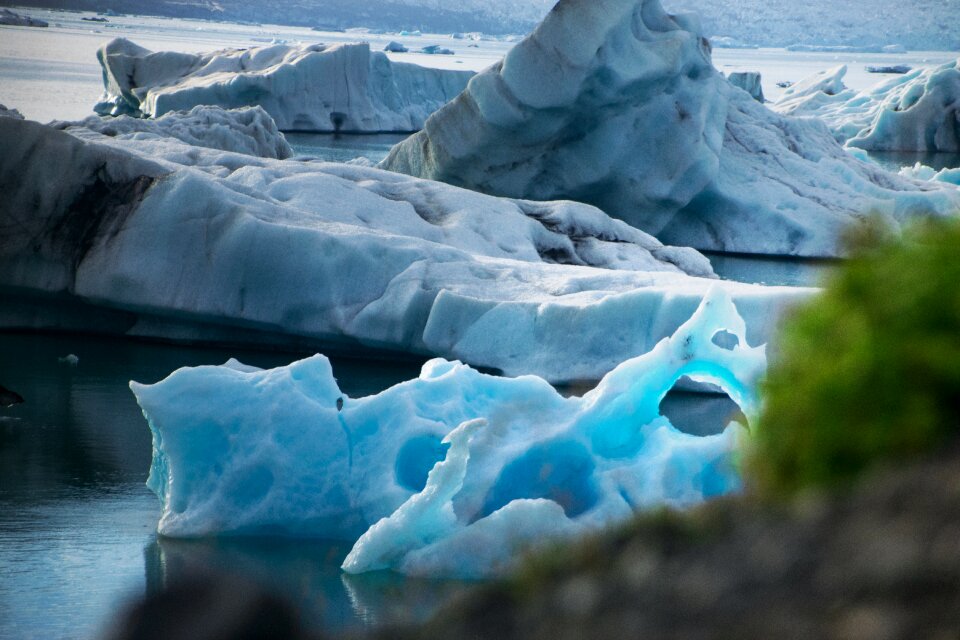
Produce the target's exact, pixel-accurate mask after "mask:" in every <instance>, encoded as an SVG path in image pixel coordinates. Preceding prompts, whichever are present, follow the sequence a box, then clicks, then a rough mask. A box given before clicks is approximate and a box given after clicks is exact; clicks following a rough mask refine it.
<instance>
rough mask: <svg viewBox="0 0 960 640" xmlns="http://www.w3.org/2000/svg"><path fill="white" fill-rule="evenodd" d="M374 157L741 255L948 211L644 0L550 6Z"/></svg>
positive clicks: (687, 24)
mask: <svg viewBox="0 0 960 640" xmlns="http://www.w3.org/2000/svg"><path fill="white" fill-rule="evenodd" d="M380 166H382V167H383V168H386V169H390V170H393V171H398V172H400V173H407V174H410V175H415V176H419V177H423V178H429V179H432V180H440V181H443V182H447V183H450V184H455V185H458V186H464V187H468V188H471V189H476V190H478V191H481V192H484V193H489V194H493V195H499V196H507V197H515V198H527V199H532V200H554V199H557V198H570V199H572V200H577V201H580V202H588V203H590V204H594V205H596V206H598V207H600V208H601V209H603V210H604V211H605V212H607V213H609V214H611V215H613V216H616V217H619V218H622V219H623V220H626V221H627V222H629V223H630V224H632V225H633V226H635V227H638V228H641V229H643V230H644V231H647V232H648V233H652V234H654V235H656V236H657V237H658V238H660V239H661V240H662V241H664V242H668V243H670V244H676V245H681V246H690V247H694V248H697V249H703V250H715V251H729V252H740V253H760V254H774V255H801V256H815V257H816V256H820V257H827V256H837V255H840V254H841V253H842V251H843V245H842V244H841V243H840V242H839V239H840V237H841V236H842V231H843V229H844V228H846V227H847V226H849V225H850V224H851V223H853V222H855V221H857V220H860V219H862V218H863V217H864V216H866V215H867V214H868V213H869V212H880V213H882V214H885V215H886V216H887V217H888V218H889V220H890V222H891V223H892V224H897V223H898V222H901V221H903V220H905V219H907V218H909V217H912V216H914V215H916V214H918V213H919V212H926V213H930V214H933V215H947V214H953V213H954V212H955V211H956V210H957V208H958V206H960V200H958V199H957V194H956V192H952V191H951V192H946V191H943V190H940V189H936V188H932V189H931V188H930V186H929V185H926V186H918V185H917V184H916V183H914V182H911V181H909V180H905V179H903V178H900V177H898V176H896V175H893V174H889V173H887V172H885V171H882V170H881V169H879V168H878V167H871V166H868V165H864V164H863V163H861V162H859V161H857V160H856V159H854V158H851V157H850V156H849V155H848V154H846V153H845V152H844V150H843V148H842V147H841V146H840V145H838V144H837V143H836V142H835V141H834V140H833V139H832V138H831V136H830V134H829V133H828V132H827V131H826V129H825V128H824V127H823V125H822V124H821V123H818V122H816V121H812V120H799V119H793V118H783V117H780V116H778V115H776V114H774V113H772V112H771V111H769V110H768V109H766V108H765V107H763V106H762V105H759V104H757V102H756V101H755V100H752V99H751V98H750V97H749V96H748V95H747V94H745V93H744V92H742V91H739V90H737V89H735V88H733V87H732V86H730V84H729V83H727V82H724V81H723V78H722V77H721V76H720V74H719V72H717V71H716V70H715V69H714V68H713V65H712V62H711V58H710V50H709V44H708V43H707V41H706V40H704V39H703V38H702V37H701V36H700V35H699V29H698V26H697V25H696V23H695V21H694V20H692V19H691V18H690V17H689V16H671V15H668V14H667V13H665V12H664V11H663V9H662V7H661V6H660V3H659V0H605V1H603V2H599V1H598V2H590V1H585V0H561V1H560V2H559V3H558V4H557V6H556V7H555V8H554V9H553V11H551V13H550V14H549V15H548V16H547V17H546V18H545V19H544V21H543V22H542V23H541V24H540V26H538V27H537V29H536V30H535V31H534V32H533V33H532V34H531V35H530V36H528V37H527V38H526V39H525V40H523V41H522V42H521V43H519V44H518V45H517V46H516V47H514V48H513V49H512V50H510V52H509V53H508V54H507V55H506V57H505V58H504V60H503V61H502V62H501V63H499V64H496V65H494V66H492V67H490V68H488V69H486V70H485V71H482V72H481V73H479V74H478V75H477V76H475V77H474V78H473V79H472V80H471V81H470V83H469V85H468V86H467V88H466V90H465V91H464V92H463V93H462V94H461V95H460V96H458V97H457V98H456V99H455V100H453V101H452V102H450V103H448V104H447V105H446V106H445V107H443V108H442V109H440V110H439V111H437V112H436V113H434V114H433V115H432V116H431V117H430V118H429V119H428V120H427V123H426V125H425V127H424V130H423V131H421V132H419V133H417V134H416V135H414V136H411V137H410V138H408V139H406V140H404V141H403V142H401V143H400V144H398V145H397V146H396V147H394V148H393V149H392V150H391V152H390V155H389V156H388V157H387V158H386V159H385V160H384V161H383V163H382V164H381V165H380Z"/></svg>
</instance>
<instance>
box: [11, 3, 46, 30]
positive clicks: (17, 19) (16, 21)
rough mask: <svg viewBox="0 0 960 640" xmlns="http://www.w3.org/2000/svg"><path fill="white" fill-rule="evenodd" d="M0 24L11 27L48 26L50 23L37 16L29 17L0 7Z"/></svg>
mask: <svg viewBox="0 0 960 640" xmlns="http://www.w3.org/2000/svg"><path fill="white" fill-rule="evenodd" d="M0 24H2V25H9V26H12V27H49V26H50V23H48V22H47V21H46V20H40V19H38V18H31V17H30V16H22V15H20V14H19V13H14V12H13V11H10V10H9V9H4V8H2V7H0Z"/></svg>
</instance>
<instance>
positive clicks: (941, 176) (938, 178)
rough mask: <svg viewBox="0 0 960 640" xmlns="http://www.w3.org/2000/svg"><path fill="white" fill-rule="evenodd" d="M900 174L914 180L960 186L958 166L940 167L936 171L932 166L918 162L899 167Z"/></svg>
mask: <svg viewBox="0 0 960 640" xmlns="http://www.w3.org/2000/svg"><path fill="white" fill-rule="evenodd" d="M899 173H900V175H901V176H904V177H907V178H912V179H914V180H927V181H929V182H945V183H947V184H953V185H957V186H960V168H956V169H941V170H940V171H937V170H936V169H934V168H933V167H928V166H926V165H923V164H920V163H919V162H918V163H916V164H915V165H913V166H912V167H903V168H902V169H900V172H899Z"/></svg>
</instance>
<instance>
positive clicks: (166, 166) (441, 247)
mask: <svg viewBox="0 0 960 640" xmlns="http://www.w3.org/2000/svg"><path fill="white" fill-rule="evenodd" d="M0 146H2V147H3V148H4V149H5V150H6V151H5V153H3V154H0V192H2V193H3V194H4V198H3V199H2V200H0V228H3V229H4V233H3V234H0V287H3V289H4V291H7V292H11V293H16V295H17V298H15V299H14V298H12V297H11V298H10V300H9V304H5V305H4V308H3V309H2V310H0V326H4V327H7V328H13V327H18V328H68V329H71V330H84V331H98V332H109V333H115V334H121V335H130V336H144V337H153V338H164V339H172V340H178V341H186V342H201V343H226V344H257V345H279V346H286V347H296V348H300V349H302V348H311V349H322V350H324V351H325V352H327V353H354V354H357V353H365V352H374V353H381V354H382V353H383V352H390V353H394V354H414V355H416V356H418V357H419V356H442V357H445V358H448V359H455V360H461V361H463V362H468V363H470V364H472V365H476V366H483V367H489V368H492V369H497V370H500V371H502V372H504V373H506V374H508V375H521V374H528V373H533V374H537V375H539V376H541V377H543V378H546V379H548V380H550V381H553V382H564V381H579V380H598V379H599V378H600V377H602V376H603V375H604V374H605V373H607V372H608V371H610V370H611V369H613V368H614V367H615V366H616V365H617V364H619V363H620V362H622V361H623V360H625V359H628V358H630V357H633V356H637V355H640V354H642V353H645V352H646V351H648V350H650V348H652V347H653V345H655V344H656V343H657V342H658V341H659V340H660V339H662V338H664V337H665V336H669V335H670V334H671V333H673V331H674V330H676V328H677V327H678V326H680V324H682V322H683V321H684V320H685V319H686V318H688V317H689V316H690V314H691V313H692V312H693V310H694V309H696V307H697V306H698V305H699V303H700V301H701V300H702V299H703V297H704V296H705V295H706V293H707V291H708V290H709V289H710V287H711V286H714V284H717V280H716V279H715V276H714V275H713V272H712V270H711V268H710V264H709V262H708V261H707V260H706V258H705V257H704V256H702V255H701V254H699V253H697V252H696V251H694V250H692V249H686V248H678V247H671V246H665V245H663V244H661V243H660V242H659V241H658V240H656V239H654V238H653V237H651V236H649V235H647V234H645V233H643V232H641V231H639V230H637V229H634V228H632V227H630V226H628V225H626V224H625V223H623V222H621V221H618V220H615V219H612V218H610V217H609V216H607V215H606V214H604V213H603V212H602V211H600V210H599V209H596V208H595V207H592V206H589V205H583V204H578V203H574V202H565V201H560V202H530V201H524V200H512V199H507V198H495V197H491V196H486V195H483V194H479V193H476V192H473V191H467V190H464V189H460V188H457V187H453V186H450V185H446V184H442V183H437V182H431V181H427V180H422V179H418V178H412V177H409V176H404V175H400V174H397V173H392V172H387V171H382V170H379V169H376V168H371V167H364V166H360V165H346V164H333V163H323V162H316V161H300V160H283V161H281V160H272V159H269V158H258V157H254V156H249V155H242V154H237V153H231V152H227V151H217V150H214V149H207V148H203V147H196V146H191V145H187V144H185V143H183V142H180V141H179V140H176V139H173V138H163V139H135V140H130V139H123V138H122V137H117V136H114V137H110V136H106V135H102V134H97V133H96V132H94V131H90V130H84V131H83V132H82V135H81V137H77V136H75V135H72V134H71V133H68V132H66V131H58V130H55V129H53V128H51V127H47V126H43V125H40V124H37V123H35V122H31V121H24V120H14V119H11V118H0ZM717 286H720V287H721V288H723V289H724V290H725V291H727V292H728V293H729V294H730V295H731V297H732V298H733V299H734V300H735V302H736V304H737V305H738V308H739V309H740V312H741V314H742V315H743V316H744V317H745V318H746V321H747V326H748V332H749V337H750V340H751V341H753V342H768V341H769V337H770V336H771V335H772V333H773V332H774V330H775V327H776V325H777V322H778V318H779V316H780V314H781V312H782V311H783V310H784V309H785V308H787V307H788V306H789V305H791V304H793V303H795V302H797V301H799V300H802V299H804V298H806V297H808V296H809V295H811V293H812V290H811V289H802V288H801V289H794V288H787V287H764V286H759V285H749V284H742V283H737V282H720V283H719V284H717ZM14 300H16V304H14Z"/></svg>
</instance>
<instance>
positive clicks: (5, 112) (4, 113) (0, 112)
mask: <svg viewBox="0 0 960 640" xmlns="http://www.w3.org/2000/svg"><path fill="white" fill-rule="evenodd" d="M0 118H14V119H16V120H23V114H22V113H20V112H19V111H17V110H16V109H9V108H7V107H6V106H4V105H2V104H0Z"/></svg>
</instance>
